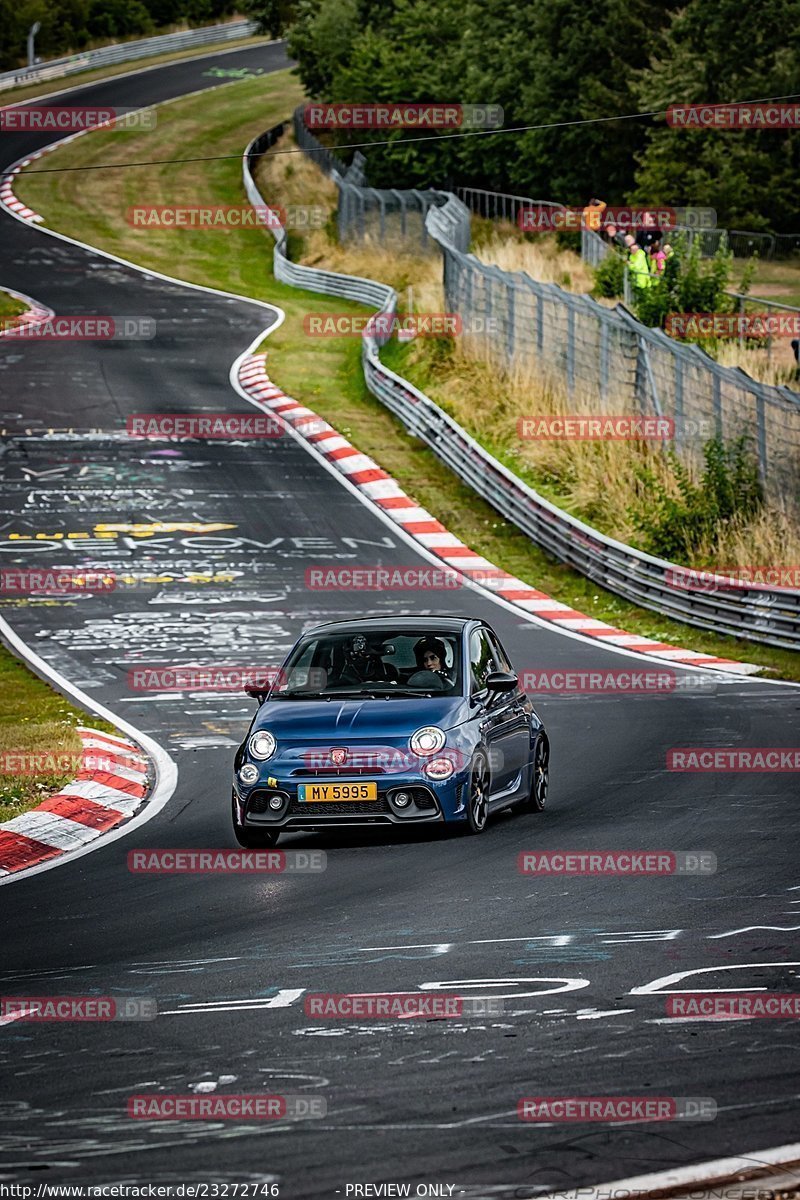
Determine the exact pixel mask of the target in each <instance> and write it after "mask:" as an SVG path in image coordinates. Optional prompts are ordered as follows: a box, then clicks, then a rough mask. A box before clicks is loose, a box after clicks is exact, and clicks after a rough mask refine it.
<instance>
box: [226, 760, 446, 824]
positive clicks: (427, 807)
mask: <svg viewBox="0 0 800 1200" xmlns="http://www.w3.org/2000/svg"><path fill="white" fill-rule="evenodd" d="M307 782H309V780H308V779H307V778H300V779H298V778H297V777H291V776H289V777H288V778H287V777H285V776H284V778H283V779H281V776H280V774H278V773H277V772H276V773H275V774H274V775H273V776H272V777H271V778H270V782H269V784H267V783H265V782H264V781H263V780H259V782H257V783H255V784H253V785H252V786H251V787H244V786H243V785H242V783H241V782H240V781H239V779H238V778H237V777H235V778H234V789H233V794H234V800H235V802H236V807H237V811H238V820H239V823H240V824H242V825H247V826H249V827H252V828H262V829H280V830H290V829H319V828H322V827H326V826H344V825H349V826H354V825H356V826H363V825H425V824H435V823H437V822H438V823H441V822H444V821H458V820H460V819H463V817H464V815H465V809H464V800H465V798H466V786H467V785H466V776H465V775H464V773H463V772H461V773H456V774H454V775H452V776H451V777H450V779H447V780H443V781H436V782H435V781H433V780H430V779H426V778H425V777H424V776H422V775H420V774H413V775H411V774H396V773H392V774H391V775H388V774H387V775H382V776H381V775H379V776H370V777H365V776H359V777H358V778H357V779H356V778H355V777H353V776H350V777H349V778H348V777H346V776H344V775H342V776H341V777H331V776H326V777H324V782H326V783H336V782H342V783H352V782H360V783H367V782H369V783H376V784H377V790H378V797H377V799H376V800H364V801H361V800H342V801H323V802H308V801H301V800H299V799H298V785H299V784H301V783H307ZM402 791H405V792H410V793H411V795H412V797H413V802H412V803H411V804H410V805H408V806H407V807H403V808H400V807H399V806H397V805H396V804H395V803H394V794H396V793H397V792H402ZM273 796H278V797H280V798H281V800H282V804H281V808H280V809H273V808H271V807H270V804H269V801H270V799H271V797H273Z"/></svg>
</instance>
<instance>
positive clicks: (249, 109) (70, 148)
mask: <svg viewBox="0 0 800 1200" xmlns="http://www.w3.org/2000/svg"><path fill="white" fill-rule="evenodd" d="M301 98H302V96H301V93H300V89H299V84H298V83H297V81H296V80H295V78H294V77H293V76H292V75H291V74H290V73H289V72H282V73H278V74H275V75H270V76H264V77H260V78H256V79H248V80H243V81H241V82H237V83H234V84H231V85H229V86H228V87H225V88H224V89H220V90H219V91H217V92H216V93H215V96H214V103H213V105H211V106H209V105H208V102H207V98H204V97H187V98H186V99H184V100H180V101H176V102H174V103H171V104H170V105H169V106H165V107H164V108H162V109H161V110H160V112H159V124H158V127H157V129H155V130H153V131H151V132H148V133H147V134H145V135H143V134H140V133H137V132H131V133H130V134H128V135H126V138H125V140H124V143H123V141H122V139H120V138H119V136H118V135H115V134H114V133H110V132H105V131H99V132H95V133H92V134H91V136H87V137H83V138H78V139H77V140H76V141H74V142H72V143H70V144H68V145H67V146H64V147H62V148H61V149H59V150H58V151H56V152H55V154H53V155H49V156H48V157H47V159H46V160H45V161H46V163H47V165H48V166H53V165H54V164H55V163H56V162H58V164H59V165H62V166H91V165H92V164H99V163H101V162H102V163H103V164H106V165H108V164H115V163H116V164H118V165H119V166H120V168H121V169H120V170H119V171H115V170H110V169H105V170H103V171H101V172H98V173H97V174H96V175H90V174H89V173H88V172H87V173H85V172H82V171H81V172H74V173H69V174H64V175H55V174H41V173H39V172H37V169H36V168H37V165H38V164H34V166H33V167H32V168H31V169H30V170H28V171H26V172H25V173H24V174H23V176H22V177H21V179H20V181H19V184H18V189H17V191H18V194H19V195H20V198H21V199H23V200H24V201H25V202H26V203H27V204H29V205H30V206H31V207H32V208H34V209H35V210H36V211H37V212H39V213H42V214H43V215H44V217H45V219H46V221H47V223H48V225H51V226H54V227H56V228H58V229H59V231H61V232H64V233H67V234H69V235H71V236H72V237H75V238H78V239H80V240H82V241H87V242H89V243H91V244H93V245H96V246H99V247H101V248H102V249H105V250H109V251H112V252H113V253H116V254H119V255H122V256H123V257H125V258H130V259H131V260H133V261H134V262H137V263H140V264H142V265H143V266H147V267H150V268H152V269H155V270H160V271H164V272H165V273H167V274H171V275H177V276H179V277H180V278H182V279H186V280H187V281H189V282H194V283H205V284H209V285H211V286H214V287H219V288H224V289H226V290H230V291H236V292H242V293H244V294H245V295H248V296H253V297H255V298H258V299H264V300H270V301H273V302H274V303H276V304H279V305H280V306H281V307H282V308H283V309H284V310H285V312H286V320H285V322H284V324H283V325H282V326H281V327H280V329H278V330H277V331H276V332H275V334H273V335H272V336H271V337H270V338H269V340H268V342H267V343H265V345H266V348H267V350H268V352H269V371H270V374H271V376H272V377H273V378H274V379H275V380H276V382H277V383H278V384H279V385H280V386H281V387H282V388H283V389H284V390H285V391H286V392H287V393H289V394H290V395H293V396H295V397H296V398H297V399H298V400H301V401H302V402H303V403H305V404H308V405H309V406H310V407H311V408H313V409H314V410H315V411H317V412H318V413H319V414H320V415H321V416H323V417H325V418H326V419H327V420H329V421H330V422H331V423H332V424H333V425H335V426H336V427H337V429H339V431H340V432H341V433H342V434H344V435H345V436H346V437H349V438H351V439H352V440H353V442H354V443H355V445H356V446H358V448H359V449H360V450H362V451H363V452H364V453H366V454H370V455H372V456H373V457H374V458H375V459H376V460H377V461H378V462H379V463H380V464H381V466H383V467H384V468H385V469H386V470H387V471H389V472H390V473H391V474H392V475H394V477H395V478H396V479H397V480H398V482H399V483H400V484H401V486H403V487H404V488H405V489H406V490H407V491H408V492H409V493H410V494H411V495H413V496H414V497H415V498H416V499H417V500H418V502H419V503H420V504H422V505H424V506H425V507H426V508H428V509H429V510H430V511H431V512H433V513H434V514H435V515H436V516H437V517H438V519H439V520H441V521H442V522H443V523H444V524H445V525H447V526H448V528H450V529H451V530H452V531H453V532H454V533H455V534H456V535H457V536H458V537H460V538H462V539H463V540H464V541H465V542H466V543H467V544H469V545H470V546H472V547H473V548H474V549H475V550H476V551H477V552H478V553H480V554H482V555H485V556H486V557H487V558H488V559H490V560H491V561H492V562H494V563H496V564H497V565H498V566H500V567H502V568H504V569H505V570H507V571H510V572H512V573H513V574H515V575H518V576H520V577H521V578H523V579H525V580H527V581H529V582H530V584H531V586H535V587H538V588H541V589H542V590H543V591H545V592H549V593H551V594H552V595H554V596H556V597H557V598H558V599H560V600H563V601H564V602H565V603H567V604H570V605H572V606H573V607H575V608H577V609H578V610H580V611H582V612H584V613H586V614H587V615H590V616H593V617H597V618H599V619H601V620H605V621H608V622H609V623H611V624H614V625H619V626H621V627H622V628H624V629H626V630H628V631H630V632H632V633H637V634H641V635H643V636H646V637H652V638H656V639H658V640H661V641H666V642H673V643H675V644H676V645H681V646H685V647H688V648H690V649H695V650H697V651H698V652H701V653H707V654H715V655H719V656H721V657H726V658H733V659H744V660H747V661H750V662H755V663H758V664H759V665H760V666H761V667H762V668H763V669H764V671H765V673H767V674H768V675H772V676H774V677H779V678H785V679H794V680H798V681H800V655H797V654H793V653H791V652H788V651H781V650H778V649H774V648H771V647H768V646H760V645H757V644H755V643H749V642H745V641H743V640H739V639H734V638H727V637H720V636H716V635H714V634H711V633H705V632H704V631H702V630H698V629H693V628H692V627H690V626H687V625H683V624H681V623H679V622H675V621H670V620H668V619H666V618H664V617H661V616H660V615H659V614H656V613H651V612H649V611H647V610H645V609H641V608H637V607H636V606H634V605H631V604H628V603H627V602H625V601H624V600H622V599H620V598H618V597H616V596H614V595H612V594H611V593H609V592H605V591H603V590H602V589H600V588H598V587H597V585H596V584H594V583H592V582H591V581H589V580H587V579H584V578H583V576H581V575H578V574H576V573H575V572H573V571H571V570H570V569H569V568H567V567H564V566H562V565H560V564H558V563H555V562H553V561H552V560H551V559H550V558H548V556H547V555H545V554H544V552H543V551H541V550H540V549H539V548H538V547H537V546H534V545H533V544H532V543H531V542H530V541H529V539H528V538H527V537H525V535H524V534H522V533H521V532H519V531H518V530H516V529H515V528H514V527H513V526H511V525H510V524H509V523H508V522H506V521H504V520H503V518H501V517H500V516H499V515H498V514H497V513H496V512H495V511H494V509H492V508H491V507H490V506H489V505H487V504H485V503H484V502H483V501H481V500H479V499H478V498H477V497H476V496H475V493H474V492H472V491H471V490H470V489H469V488H467V487H466V486H465V485H463V484H461V483H460V482H459V481H458V480H457V479H456V478H455V477H454V476H453V475H452V473H451V472H450V471H449V470H448V469H447V468H446V467H445V466H444V465H443V464H442V463H440V462H439V460H438V459H437V458H436V457H435V455H434V454H433V453H432V452H431V451H429V450H428V449H427V448H426V447H424V446H423V445H422V444H421V443H420V442H419V441H417V440H416V439H415V438H412V437H410V436H409V435H408V434H407V433H406V432H405V430H404V428H403V427H402V426H401V425H400V423H399V422H398V421H396V420H395V418H394V417H392V416H391V414H390V413H389V412H388V411H387V410H386V409H385V408H384V406H383V405H382V404H381V403H380V402H379V401H378V400H376V399H375V398H374V397H373V396H371V395H370V394H369V392H367V390H366V387H365V385H364V381H363V376H362V373H361V367H360V352H359V345H358V342H357V340H356V339H348V338H342V339H338V338H320V339H313V338H310V337H308V336H307V335H306V334H305V333H304V330H303V324H302V321H303V317H304V315H305V314H307V313H308V312H313V311H330V310H335V311H337V312H353V313H355V312H363V311H364V310H363V308H361V307H360V306H358V305H354V304H349V303H346V302H342V301H339V300H330V299H325V298H321V297H319V298H317V297H314V296H313V295H312V294H310V293H308V292H301V291H298V290H295V289H293V288H288V287H285V286H284V285H282V284H279V283H277V282H276V281H275V280H274V278H273V277H272V271H271V263H272V239H271V237H270V236H269V235H268V234H266V233H264V232H262V231H257V230H253V231H246V230H239V229H226V230H224V231H223V230H218V231H216V232H211V231H199V230H192V229H189V228H183V229H177V230H165V229H147V230H145V229H134V228H132V227H131V226H130V225H128V224H127V223H126V221H125V210H126V208H127V207H128V206H130V205H132V204H135V203H136V202H140V203H141V202H147V203H149V204H170V203H175V202H176V201H178V202H180V203H184V204H185V203H190V202H198V201H202V202H205V201H208V202H213V203H219V204H233V203H238V202H241V201H242V200H243V196H244V192H243V188H242V182H241V166H240V162H239V161H238V160H237V159H235V158H233V159H228V160H224V161H219V162H213V163H181V164H176V165H172V166H170V165H155V166H145V167H129V168H124V167H123V164H124V163H125V161H126V160H130V159H133V158H137V157H147V158H168V157H181V158H186V157H192V156H194V155H199V154H203V155H209V154H215V153H220V154H238V153H239V152H241V150H242V149H243V147H244V146H245V145H246V143H247V142H248V141H249V140H250V139H251V138H252V137H253V136H255V134H257V133H260V132H262V131H263V130H264V129H266V128H268V127H269V126H270V125H273V124H275V123H277V122H278V121H279V120H281V119H283V118H285V117H286V116H288V114H289V113H290V112H291V110H292V108H293V107H294V105H295V104H297V103H298V102H299V100H300V99H301ZM140 137H141V138H142V141H141V142H140V141H138V138H140ZM41 161H43V160H40V162H41ZM283 163H284V166H283V167H282V170H283V171H284V173H285V172H286V170H287V168H290V169H291V173H290V175H289V179H290V180H294V185H296V186H297V188H298V191H299V194H300V195H301V196H305V198H306V203H309V204H316V203H318V202H319V196H318V194H317V193H314V194H307V187H306V185H305V184H303V182H302V172H303V171H304V170H305V166H304V160H303V159H302V157H301V156H299V155H297V156H291V158H288V156H287V157H283ZM87 180H88V181H89V182H88V183H87ZM294 185H293V186H294ZM287 191H288V188H287V187H286V185H285V180H284V183H283V184H281V186H280V187H279V188H277V189H276V191H275V192H273V193H272V194H269V193H266V192H265V199H266V200H267V202H268V203H277V204H281V203H290V202H294V200H293V198H292V197H290V196H288V195H287V194H286V193H287ZM293 241H294V243H295V245H294V252H295V253H296V254H301V255H304V256H306V257H308V256H310V257H311V258H312V259H313V257H314V254H320V253H321V250H320V249H319V248H316V249H315V243H314V239H313V238H311V237H310V238H308V239H302V238H299V237H297V236H295V237H294V238H293ZM341 258H342V259H343V260H345V259H346V261H347V262H348V263H350V264H351V265H350V266H349V268H347V269H349V270H351V271H354V272H356V273H357V271H358V258H357V255H352V256H351V254H350V252H349V251H342V252H341ZM385 266H386V270H385V271H384V272H383V273H382V276H381V277H382V278H388V281H389V282H391V283H393V285H394V286H396V287H403V286H405V283H410V282H413V279H412V278H411V276H409V277H408V278H406V276H407V275H408V269H407V267H406V265H404V264H403V262H402V261H400V260H397V259H395V258H394V256H390V255H389V254H385ZM340 269H343V268H340ZM415 278H416V276H414V279H415ZM404 279H405V283H404Z"/></svg>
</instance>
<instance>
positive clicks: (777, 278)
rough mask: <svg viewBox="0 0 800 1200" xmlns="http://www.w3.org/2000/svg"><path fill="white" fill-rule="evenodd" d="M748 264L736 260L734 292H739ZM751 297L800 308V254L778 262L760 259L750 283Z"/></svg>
mask: <svg viewBox="0 0 800 1200" xmlns="http://www.w3.org/2000/svg"><path fill="white" fill-rule="evenodd" d="M747 262H748V260H747V259H741V258H737V259H734V266H733V278H732V281H731V285H730V290H731V291H732V292H738V291H739V288H740V284H741V282H742V274H743V273H744V270H745V268H746V265H747ZM749 295H751V296H761V297H762V298H763V299H764V300H773V301H774V302H775V303H776V304H790V305H792V306H793V307H794V308H800V254H797V255H795V256H794V257H793V258H788V259H783V260H777V261H769V260H762V259H759V260H758V261H757V265H756V270H755V274H754V275H753V278H752V280H751V281H750V292H749Z"/></svg>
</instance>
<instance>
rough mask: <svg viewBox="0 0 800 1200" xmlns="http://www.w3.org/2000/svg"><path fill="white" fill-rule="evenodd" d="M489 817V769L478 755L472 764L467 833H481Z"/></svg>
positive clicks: (481, 756) (484, 760)
mask: <svg viewBox="0 0 800 1200" xmlns="http://www.w3.org/2000/svg"><path fill="white" fill-rule="evenodd" d="M488 816H489V767H488V765H487V762H486V759H485V758H484V757H483V755H482V754H479V755H478V756H477V758H476V759H475V762H474V763H473V764H472V773H471V775H470V780H469V799H468V800H467V832H469V833H482V832H483V830H484V829H485V828H486V821H487V819H488Z"/></svg>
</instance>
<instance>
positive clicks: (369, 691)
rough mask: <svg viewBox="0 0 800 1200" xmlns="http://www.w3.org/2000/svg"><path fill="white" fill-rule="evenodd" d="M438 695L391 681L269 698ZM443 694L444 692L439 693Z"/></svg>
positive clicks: (366, 697)
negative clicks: (357, 687)
mask: <svg viewBox="0 0 800 1200" xmlns="http://www.w3.org/2000/svg"><path fill="white" fill-rule="evenodd" d="M434 694H435V695H437V696H438V695H439V694H440V693H439V692H438V691H437V692H436V693H434V692H431V691H429V690H426V689H424V688H420V689H418V690H413V689H412V688H402V687H394V686H393V685H392V684H391V683H385V684H378V685H375V686H372V687H369V688H360V689H358V690H356V689H355V688H342V690H341V691H338V690H336V691H332V692H304V691H297V692H278V693H277V694H275V695H273V696H270V700H370V699H372V700H374V699H378V698H380V699H381V700H382V699H384V697H386V696H403V697H405V698H408V697H412V698H413V697H415V696H433V695H434ZM441 694H442V695H444V692H442V693H441Z"/></svg>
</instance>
